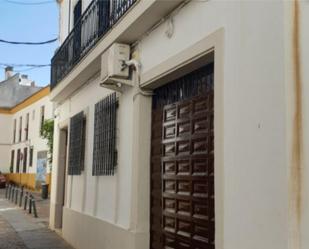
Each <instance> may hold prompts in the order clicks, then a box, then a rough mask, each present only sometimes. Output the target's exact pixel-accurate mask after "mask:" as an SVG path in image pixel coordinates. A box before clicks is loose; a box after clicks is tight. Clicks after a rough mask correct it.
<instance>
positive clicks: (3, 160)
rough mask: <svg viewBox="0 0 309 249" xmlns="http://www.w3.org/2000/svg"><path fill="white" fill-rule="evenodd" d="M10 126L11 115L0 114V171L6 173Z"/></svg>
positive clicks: (7, 169) (10, 141) (10, 136)
mask: <svg viewBox="0 0 309 249" xmlns="http://www.w3.org/2000/svg"><path fill="white" fill-rule="evenodd" d="M12 127H13V123H12V117H11V115H9V114H0V171H1V172H3V173H7V172H9V170H10V158H11V151H10V146H11V143H12V134H13V129H12Z"/></svg>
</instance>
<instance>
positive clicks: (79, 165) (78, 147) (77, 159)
mask: <svg viewBox="0 0 309 249" xmlns="http://www.w3.org/2000/svg"><path fill="white" fill-rule="evenodd" d="M85 128H86V119H85V116H84V113H83V112H80V113H78V114H76V115H75V116H73V117H72V118H71V121H70V143H69V146H70V147H69V166H68V174H69V175H80V174H81V171H82V170H84V157H85V133H86V132H85V131H86V130H85Z"/></svg>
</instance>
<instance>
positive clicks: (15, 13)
mask: <svg viewBox="0 0 309 249" xmlns="http://www.w3.org/2000/svg"><path fill="white" fill-rule="evenodd" d="M14 1H15V2H23V3H33V2H43V1H46V0H14ZM57 36H58V7H57V4H56V0H54V1H53V2H50V3H47V4H41V5H18V4H13V3H9V2H7V0H0V39H3V40H12V41H34V42H37V41H45V40H50V39H53V38H56V37H57ZM57 46H58V42H55V43H52V44H48V45H41V46H25V45H10V44H4V43H0V63H9V64H11V63H14V64H50V59H51V57H52V56H53V54H54V51H55V50H56V48H57ZM23 69H27V68H17V67H16V68H14V70H16V71H18V70H23ZM21 73H23V74H27V75H29V78H30V79H32V80H34V81H35V82H36V84H37V85H40V86H44V85H47V84H49V82H50V67H45V68H38V69H33V70H29V71H23V72H21ZM3 79H4V69H3V66H0V81H2V80H3Z"/></svg>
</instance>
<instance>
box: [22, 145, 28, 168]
mask: <svg viewBox="0 0 309 249" xmlns="http://www.w3.org/2000/svg"><path fill="white" fill-rule="evenodd" d="M27 159H28V148H27V147H25V148H24V154H23V173H26V172H27Z"/></svg>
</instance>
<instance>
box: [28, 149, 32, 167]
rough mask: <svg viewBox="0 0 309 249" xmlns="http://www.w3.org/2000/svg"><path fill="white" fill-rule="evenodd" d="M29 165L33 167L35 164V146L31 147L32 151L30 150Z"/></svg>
mask: <svg viewBox="0 0 309 249" xmlns="http://www.w3.org/2000/svg"><path fill="white" fill-rule="evenodd" d="M29 154H30V155H29V167H32V165H33V146H31V147H30V152H29Z"/></svg>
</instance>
